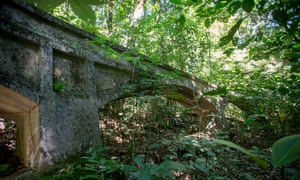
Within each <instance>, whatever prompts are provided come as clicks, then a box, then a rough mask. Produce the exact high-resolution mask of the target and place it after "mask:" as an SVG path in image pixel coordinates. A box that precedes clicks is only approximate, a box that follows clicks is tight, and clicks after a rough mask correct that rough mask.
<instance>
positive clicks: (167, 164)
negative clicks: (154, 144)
mask: <svg viewBox="0 0 300 180" xmlns="http://www.w3.org/2000/svg"><path fill="white" fill-rule="evenodd" d="M159 166H160V167H161V168H166V169H172V170H183V169H185V166H184V165H183V164H182V163H179V162H176V161H172V160H165V161H163V162H162V163H161V164H160V165H159Z"/></svg>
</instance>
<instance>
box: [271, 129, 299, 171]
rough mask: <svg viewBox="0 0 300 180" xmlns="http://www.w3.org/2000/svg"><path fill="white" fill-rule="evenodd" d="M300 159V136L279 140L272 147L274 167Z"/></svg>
mask: <svg viewBox="0 0 300 180" xmlns="http://www.w3.org/2000/svg"><path fill="white" fill-rule="evenodd" d="M299 158H300V134H297V135H292V136H287V137H284V138H281V139H279V140H277V141H276V142H275V143H274V144H273V146H272V159H271V162H272V165H273V166H274V167H279V166H282V165H285V164H288V163H290V162H292V161H294V160H297V159H299Z"/></svg>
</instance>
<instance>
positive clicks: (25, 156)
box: [0, 85, 40, 172]
mask: <svg viewBox="0 0 300 180" xmlns="http://www.w3.org/2000/svg"><path fill="white" fill-rule="evenodd" d="M0 126H1V128H0V129H1V131H2V132H3V133H2V136H3V137H6V138H2V137H1V143H2V144H1V145H2V146H3V148H2V147H1V151H0V152H1V153H3V154H0V156H1V157H4V158H3V162H0V163H1V164H2V165H3V166H1V167H2V170H3V171H4V172H5V170H6V169H5V168H9V167H8V166H9V165H14V166H18V165H19V164H22V165H23V166H25V167H30V168H35V167H38V162H39V141H40V126H39V106H38V104H37V103H35V102H33V101H32V100H30V99H28V98H27V97H25V96H23V95H21V94H19V93H17V92H16V91H14V90H12V89H10V88H7V87H5V86H3V85H0ZM8 136H9V137H8ZM2 141H3V142H2ZM4 153H6V154H4ZM10 170H12V169H10Z"/></svg>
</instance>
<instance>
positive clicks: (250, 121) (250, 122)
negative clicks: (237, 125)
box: [245, 118, 254, 125]
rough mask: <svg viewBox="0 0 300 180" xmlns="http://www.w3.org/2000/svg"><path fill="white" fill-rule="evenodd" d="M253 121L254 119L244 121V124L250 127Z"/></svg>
mask: <svg viewBox="0 0 300 180" xmlns="http://www.w3.org/2000/svg"><path fill="white" fill-rule="evenodd" d="M253 121H254V119H252V118H248V119H246V121H245V123H246V124H247V125H251V124H252V123H253Z"/></svg>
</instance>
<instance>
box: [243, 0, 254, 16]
mask: <svg viewBox="0 0 300 180" xmlns="http://www.w3.org/2000/svg"><path fill="white" fill-rule="evenodd" d="M254 5H255V3H254V0H244V1H243V3H242V8H243V9H244V10H245V11H246V12H248V13H250V12H251V11H252V9H253V8H254Z"/></svg>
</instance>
